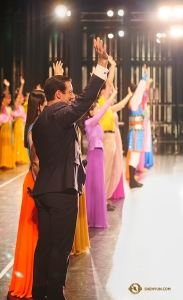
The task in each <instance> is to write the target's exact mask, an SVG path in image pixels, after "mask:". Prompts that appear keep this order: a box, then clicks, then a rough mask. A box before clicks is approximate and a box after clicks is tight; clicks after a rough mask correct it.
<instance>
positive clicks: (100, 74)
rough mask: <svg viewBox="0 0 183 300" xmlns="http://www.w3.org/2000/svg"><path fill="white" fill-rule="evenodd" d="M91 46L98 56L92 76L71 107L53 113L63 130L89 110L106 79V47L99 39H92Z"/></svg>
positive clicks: (67, 106)
mask: <svg viewBox="0 0 183 300" xmlns="http://www.w3.org/2000/svg"><path fill="white" fill-rule="evenodd" d="M93 44H94V48H95V50H96V53H97V54H98V64H97V66H96V69H95V72H94V74H93V75H92V77H91V78H90V80H89V82H88V84H87V86H86V87H85V89H84V90H83V91H82V93H81V94H80V95H79V96H78V97H77V98H76V99H75V101H73V102H72V103H71V105H66V106H64V107H62V108H58V110H57V111H55V112H54V113H53V116H54V117H55V118H56V120H57V122H58V123H59V124H60V125H61V126H63V127H64V128H66V127H68V126H71V125H72V124H73V123H74V122H76V121H77V120H79V119H80V118H81V117H82V116H83V115H84V114H85V113H86V112H87V111H88V110H89V108H90V107H91V105H92V104H93V102H94V101H95V100H96V99H97V95H98V93H99V91H100V89H101V87H102V85H103V83H104V81H105V80H106V78H107V73H108V70H107V69H106V66H107V63H108V54H107V53H106V45H105V44H104V45H103V41H102V40H100V38H97V39H96V40H95V39H94V42H93Z"/></svg>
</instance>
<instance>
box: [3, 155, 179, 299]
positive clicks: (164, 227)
mask: <svg viewBox="0 0 183 300" xmlns="http://www.w3.org/2000/svg"><path fill="white" fill-rule="evenodd" d="M27 169H28V166H25V165H24V166H19V167H17V168H16V169H15V170H12V171H6V172H5V171H4V172H2V171H0V277H1V279H0V300H5V299H6V296H7V290H8V285H9V281H10V277H11V271H12V268H11V267H10V266H11V265H12V263H13V255H14V248H15V240H16V232H17V226H18V219H19V211H20V206H21V194H22V183H23V180H24V177H25V174H26V172H27ZM140 181H141V182H142V183H144V186H143V187H142V188H140V189H134V190H130V189H129V187H128V183H127V182H126V180H124V182H125V199H124V200H116V201H114V204H115V205H116V210H115V211H114V212H108V220H109V224H110V227H109V228H108V229H96V228H92V229H90V230H89V232H90V242H91V250H90V254H83V255H78V256H72V257H71V259H70V267H69V272H68V277H67V288H66V298H67V299H68V300H134V299H136V300H182V299H183V296H182V278H183V156H167V155H166V156H158V155H157V156H155V166H154V167H153V168H152V169H151V170H150V171H149V172H148V173H145V174H142V175H140ZM9 267H10V268H9ZM12 299H17V298H12Z"/></svg>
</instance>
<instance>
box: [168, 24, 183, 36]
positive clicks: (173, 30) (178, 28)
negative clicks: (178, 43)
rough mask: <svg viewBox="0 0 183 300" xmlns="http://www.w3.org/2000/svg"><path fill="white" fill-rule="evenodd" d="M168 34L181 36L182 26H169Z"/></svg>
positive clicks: (182, 32) (182, 33) (182, 34)
mask: <svg viewBox="0 0 183 300" xmlns="http://www.w3.org/2000/svg"><path fill="white" fill-rule="evenodd" d="M170 34H171V36H173V37H177V38H179V37H182V36H183V26H181V25H174V26H171V28H170Z"/></svg>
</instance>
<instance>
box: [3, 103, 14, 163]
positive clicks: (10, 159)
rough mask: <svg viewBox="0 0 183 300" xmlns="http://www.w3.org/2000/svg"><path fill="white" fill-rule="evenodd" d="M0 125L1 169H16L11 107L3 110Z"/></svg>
mask: <svg viewBox="0 0 183 300" xmlns="http://www.w3.org/2000/svg"><path fill="white" fill-rule="evenodd" d="M0 123H1V124H0V168H1V167H5V168H10V169H11V168H15V166H16V165H15V160H14V155H13V132H12V122H11V108H10V107H9V106H6V107H4V108H2V110H1V122H0Z"/></svg>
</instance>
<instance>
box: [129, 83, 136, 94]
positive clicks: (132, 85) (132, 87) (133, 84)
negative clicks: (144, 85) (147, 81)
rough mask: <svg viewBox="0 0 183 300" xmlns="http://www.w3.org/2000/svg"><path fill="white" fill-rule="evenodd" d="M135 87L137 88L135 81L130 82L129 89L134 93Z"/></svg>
mask: <svg viewBox="0 0 183 300" xmlns="http://www.w3.org/2000/svg"><path fill="white" fill-rule="evenodd" d="M136 89H137V86H136V84H135V83H131V84H130V90H131V92H132V93H134V92H135V91H136Z"/></svg>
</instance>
